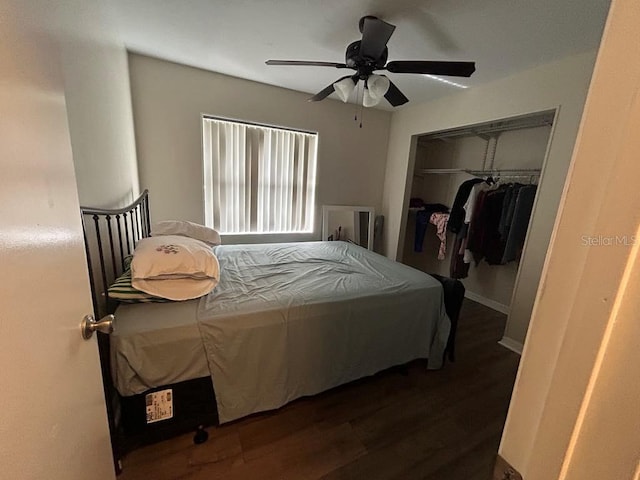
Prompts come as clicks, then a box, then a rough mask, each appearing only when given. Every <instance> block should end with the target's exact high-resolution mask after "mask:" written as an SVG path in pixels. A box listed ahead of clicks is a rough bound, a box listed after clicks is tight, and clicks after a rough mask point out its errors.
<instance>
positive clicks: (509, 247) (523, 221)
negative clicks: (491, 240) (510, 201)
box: [501, 185, 537, 263]
mask: <svg viewBox="0 0 640 480" xmlns="http://www.w3.org/2000/svg"><path fill="white" fill-rule="evenodd" d="M536 192H537V187H536V186H535V185H525V186H523V187H521V188H520V189H519V190H518V194H517V198H516V201H515V205H514V211H513V219H512V222H511V226H510V228H509V232H508V236H507V239H506V245H505V249H504V253H503V256H502V259H501V262H502V263H507V262H511V261H513V260H519V259H520V257H521V255H522V249H523V248H524V240H525V238H526V236H527V229H528V228H529V219H530V218H531V211H532V210H533V202H534V200H535V198H536Z"/></svg>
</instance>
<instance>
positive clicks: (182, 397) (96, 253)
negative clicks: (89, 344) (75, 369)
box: [80, 190, 218, 473]
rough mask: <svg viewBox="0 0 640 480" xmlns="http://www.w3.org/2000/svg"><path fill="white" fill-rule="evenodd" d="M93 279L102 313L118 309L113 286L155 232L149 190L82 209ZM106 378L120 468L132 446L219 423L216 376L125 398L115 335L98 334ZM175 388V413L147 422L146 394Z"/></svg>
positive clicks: (201, 434)
mask: <svg viewBox="0 0 640 480" xmlns="http://www.w3.org/2000/svg"><path fill="white" fill-rule="evenodd" d="M80 210H81V214H82V228H83V233H84V242H85V250H86V255H87V264H88V269H89V282H90V285H91V294H92V301H93V310H94V314H95V316H96V317H98V318H99V317H101V316H103V315H107V314H111V313H114V311H115V309H116V306H117V302H116V301H115V300H113V299H111V298H109V293H108V288H109V285H111V284H112V283H113V282H114V280H115V279H116V278H118V277H119V276H120V275H121V274H122V273H123V271H124V268H125V263H124V259H125V258H126V257H127V256H128V255H132V254H133V251H134V249H135V247H136V245H137V243H138V241H139V240H140V239H142V238H146V237H148V236H149V235H150V232H151V221H150V216H149V192H148V191H147V190H145V191H144V192H143V193H142V194H141V195H140V197H138V199H136V200H135V201H134V202H133V203H132V204H131V205H129V206H127V207H124V208H121V209H98V208H90V207H80ZM97 335H98V349H99V352H100V364H101V368H102V381H103V387H104V393H105V400H106V405H107V415H108V418H109V430H110V434H111V445H112V449H113V460H114V465H115V468H116V472H117V473H120V471H121V470H122V464H121V459H122V457H123V456H124V455H126V454H127V453H128V452H130V451H131V450H133V449H135V448H137V447H140V446H142V445H146V444H150V443H155V442H158V441H160V440H164V439H167V438H171V437H173V436H176V435H180V434H183V433H187V432H191V431H195V432H196V437H194V441H196V442H201V441H204V440H206V432H205V431H204V427H206V426H211V425H217V424H218V412H217V409H216V401H215V394H214V391H213V385H212V382H211V378H210V377H204V378H198V379H194V380H188V381H185V382H180V383H176V384H172V385H163V386H161V387H158V388H154V389H151V390H149V391H147V392H145V393H143V394H139V395H134V396H130V397H123V396H121V395H120V394H119V393H118V391H117V390H116V389H115V387H114V386H113V382H112V380H111V354H110V348H109V335H105V334H103V333H100V332H98V334H97ZM167 388H171V389H172V390H173V408H174V416H173V418H171V419H168V420H163V421H160V422H157V423H151V424H147V421H146V404H145V400H146V395H147V394H148V393H151V392H154V391H158V390H164V389H167Z"/></svg>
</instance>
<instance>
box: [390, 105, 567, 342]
mask: <svg viewBox="0 0 640 480" xmlns="http://www.w3.org/2000/svg"><path fill="white" fill-rule="evenodd" d="M555 115H556V110H548V111H542V112H536V113H532V114H528V115H523V116H518V117H511V118H505V119H499V120H494V121H490V122H485V123H481V124H475V125H467V126H462V127H458V128H452V129H447V130H442V131H437V132H429V133H424V134H420V135H416V136H414V138H413V142H414V144H413V145H414V146H415V148H412V152H414V153H415V157H414V162H413V164H414V170H413V176H412V178H411V179H409V181H408V185H407V188H410V189H411V194H410V202H409V205H408V211H407V212H406V215H407V218H406V220H407V221H406V231H405V238H404V245H403V250H402V251H403V253H402V257H401V258H402V262H403V263H405V264H407V265H410V266H412V267H414V268H417V269H419V270H422V271H425V272H427V273H436V274H439V275H444V276H448V277H453V278H457V279H459V280H460V281H461V282H462V283H463V284H464V286H465V289H466V293H465V296H466V297H467V298H469V299H470V300H474V301H476V302H478V303H481V304H483V305H485V306H487V307H490V308H492V309H494V310H497V311H499V312H502V313H504V314H506V315H507V316H508V317H507V328H506V331H507V330H509V322H510V320H511V318H510V317H511V316H510V313H511V312H513V311H514V307H517V309H518V314H519V316H520V317H522V310H523V308H524V309H525V310H526V309H528V315H526V316H527V325H525V326H524V328H525V329H526V327H527V326H528V318H529V317H530V314H531V308H532V307H533V303H534V300H535V295H536V291H537V287H538V282H539V272H533V274H532V273H531V272H527V271H526V267H525V271H524V272H523V271H522V270H523V268H522V267H523V266H525V265H527V262H526V255H527V243H528V239H529V233H530V230H531V227H532V225H534V224H535V217H536V204H537V198H538V193H539V192H540V190H541V186H542V185H543V182H544V171H545V162H546V158H547V155H548V151H549V146H550V144H551V140H552V136H553V135H552V134H553V123H554V118H555ZM538 213H539V212H538ZM543 216H544V215H543ZM532 246H533V245H532ZM546 247H547V245H537V244H536V245H535V246H533V248H534V249H540V248H544V251H546ZM531 270H532V271H533V270H535V269H533V268H532V269H531ZM516 291H519V294H518V295H516ZM518 302H520V303H521V305H519V307H518V306H517V305H516V304H517V303H518ZM518 321H519V322H521V320H518ZM501 343H502V344H503V345H504V346H505V347H507V348H510V349H512V350H514V351H516V352H518V353H521V350H522V343H520V342H512V341H510V339H509V337H508V335H506V334H505V336H504V337H503V340H502V341H501Z"/></svg>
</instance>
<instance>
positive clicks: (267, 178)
mask: <svg viewBox="0 0 640 480" xmlns="http://www.w3.org/2000/svg"><path fill="white" fill-rule="evenodd" d="M202 130H203V132H202V133H203V135H202V136H203V155H204V207H205V223H206V225H207V226H208V227H212V228H215V229H216V230H218V231H219V232H220V233H223V234H247V233H309V232H312V231H313V227H314V225H313V223H314V212H315V179H316V157H317V145H318V135H317V134H316V133H309V132H300V131H294V130H288V129H284V128H274V127H266V126H261V125H254V124H249V123H242V122H232V121H227V120H220V119H215V118H211V117H203V119H202Z"/></svg>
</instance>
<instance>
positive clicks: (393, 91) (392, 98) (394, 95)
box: [380, 75, 409, 107]
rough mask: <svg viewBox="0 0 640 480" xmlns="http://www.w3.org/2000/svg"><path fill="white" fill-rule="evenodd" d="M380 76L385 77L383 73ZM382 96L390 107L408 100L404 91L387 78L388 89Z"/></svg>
mask: <svg viewBox="0 0 640 480" xmlns="http://www.w3.org/2000/svg"><path fill="white" fill-rule="evenodd" d="M380 76H381V77H385V75H380ZM384 98H386V99H387V102H389V103H390V104H391V106H392V107H398V106H400V105H404V104H405V103H407V102H408V101H409V99H408V98H407V97H405V96H404V93H402V92H401V91H400V89H399V88H398V87H396V86H395V84H394V83H393V82H392V81H391V80H389V90H387V93H385V94H384Z"/></svg>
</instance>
